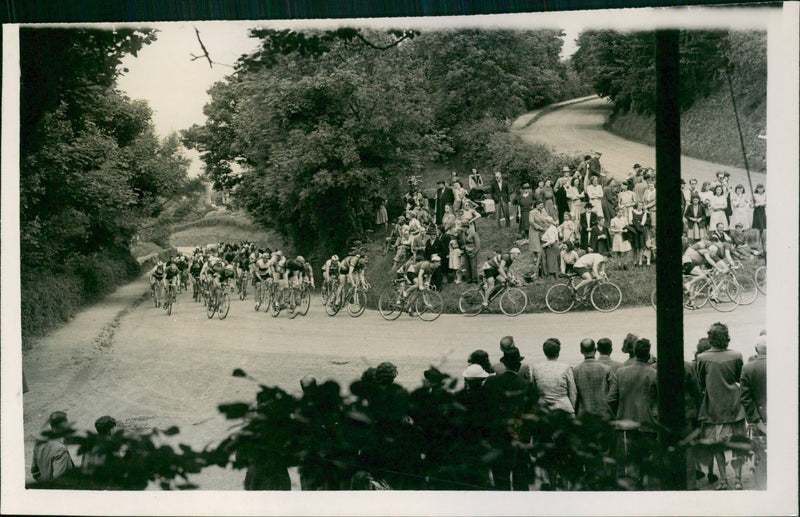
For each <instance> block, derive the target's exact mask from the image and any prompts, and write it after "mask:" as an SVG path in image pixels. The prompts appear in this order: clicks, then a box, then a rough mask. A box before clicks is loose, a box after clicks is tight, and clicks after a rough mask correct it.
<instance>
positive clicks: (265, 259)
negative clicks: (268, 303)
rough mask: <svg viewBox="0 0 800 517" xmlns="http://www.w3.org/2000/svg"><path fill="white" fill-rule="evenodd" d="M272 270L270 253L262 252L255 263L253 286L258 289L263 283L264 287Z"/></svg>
mask: <svg viewBox="0 0 800 517" xmlns="http://www.w3.org/2000/svg"><path fill="white" fill-rule="evenodd" d="M270 271H271V268H270V265H269V255H267V254H266V253H262V254H261V255H260V256H259V257H258V260H256V261H255V264H254V265H253V287H255V288H256V290H258V284H261V288H262V289H263V288H264V285H265V283H266V282H267V280H268V279H269V277H270ZM256 301H258V300H256Z"/></svg>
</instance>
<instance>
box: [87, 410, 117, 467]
mask: <svg viewBox="0 0 800 517" xmlns="http://www.w3.org/2000/svg"><path fill="white" fill-rule="evenodd" d="M116 426H117V421H116V420H114V419H113V418H112V417H110V416H108V415H106V416H101V417H100V418H98V419H97V420H95V422H94V428H95V429H96V430H97V438H98V441H97V443H96V444H94V446H93V447H92V448H91V449H90V450H87V451H86V452H85V453H84V455H83V458H81V470H82V471H84V472H85V473H87V474H89V475H91V476H92V481H93V482H98V481H101V480H100V479H94V478H95V477H96V476H95V473H94V472H93V471H95V470H97V469H98V468H99V467H102V466H103V465H105V463H106V453H105V447H104V446H103V444H104V442H106V441H107V440H108V438H109V437H110V436H111V432H112V431H113V430H114V428H115V427H116Z"/></svg>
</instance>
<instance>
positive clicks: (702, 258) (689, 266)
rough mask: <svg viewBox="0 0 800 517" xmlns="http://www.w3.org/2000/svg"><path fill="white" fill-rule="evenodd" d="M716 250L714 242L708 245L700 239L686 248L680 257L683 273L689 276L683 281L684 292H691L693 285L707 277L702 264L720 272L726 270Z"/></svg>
mask: <svg viewBox="0 0 800 517" xmlns="http://www.w3.org/2000/svg"><path fill="white" fill-rule="evenodd" d="M718 251H719V249H718V248H717V246H716V245H715V244H711V245H710V246H708V245H707V243H706V242H704V241H702V240H700V241H697V242H696V243H694V244H692V245H691V246H689V247H688V248H686V251H685V252H684V253H683V257H682V259H681V262H682V264H683V274H684V275H690V276H691V278H689V280H688V281H687V282H686V283H684V288H685V289H686V292H688V293H691V292H692V288H693V287H694V285H695V284H696V283H697V282H699V281H700V280H702V279H704V278H706V277H707V275H706V270H704V268H703V266H705V265H708V266H710V267H711V269H716V270H718V271H720V272H722V273H725V272H726V271H728V266H727V265H726V264H725V261H723V260H720V258H719V256H718V255H717V253H718Z"/></svg>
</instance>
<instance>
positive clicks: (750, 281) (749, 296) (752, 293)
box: [726, 263, 758, 305]
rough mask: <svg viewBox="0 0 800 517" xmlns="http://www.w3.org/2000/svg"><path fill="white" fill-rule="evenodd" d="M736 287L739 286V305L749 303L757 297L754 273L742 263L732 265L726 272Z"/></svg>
mask: <svg viewBox="0 0 800 517" xmlns="http://www.w3.org/2000/svg"><path fill="white" fill-rule="evenodd" d="M726 275H727V276H728V278H730V279H731V280H732V281H733V283H734V284H736V287H738V288H739V294H740V299H739V305H750V304H751V303H753V302H754V301H756V298H758V282H757V281H756V278H755V274H754V273H753V272H751V271H749V270H748V269H747V268H746V266H745V265H744V264H742V263H739V264H736V265H735V266H732V267H731V269H730V270H729V271H728V273H726Z"/></svg>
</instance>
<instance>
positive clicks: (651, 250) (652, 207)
mask: <svg viewBox="0 0 800 517" xmlns="http://www.w3.org/2000/svg"><path fill="white" fill-rule="evenodd" d="M645 181H646V182H647V188H646V189H645V190H644V194H643V195H642V200H643V201H642V203H643V204H644V211H645V213H646V214H647V220H648V222H649V226H647V240H646V243H647V250H646V253H647V264H648V265H649V264H650V259H651V258H652V257H654V256H655V251H656V180H655V176H653V175H649V176H647V178H646V179H645Z"/></svg>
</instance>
